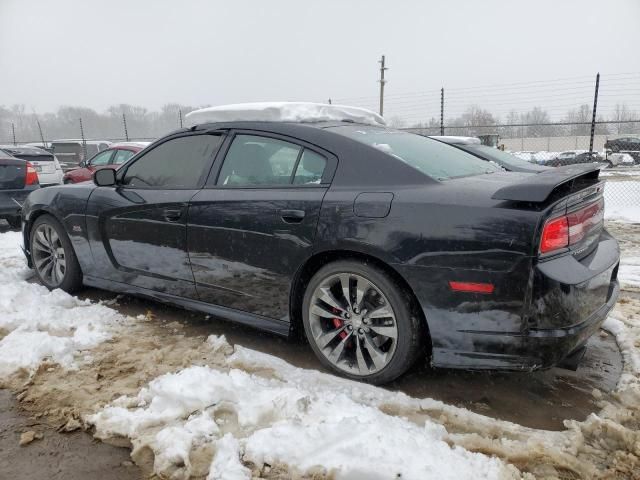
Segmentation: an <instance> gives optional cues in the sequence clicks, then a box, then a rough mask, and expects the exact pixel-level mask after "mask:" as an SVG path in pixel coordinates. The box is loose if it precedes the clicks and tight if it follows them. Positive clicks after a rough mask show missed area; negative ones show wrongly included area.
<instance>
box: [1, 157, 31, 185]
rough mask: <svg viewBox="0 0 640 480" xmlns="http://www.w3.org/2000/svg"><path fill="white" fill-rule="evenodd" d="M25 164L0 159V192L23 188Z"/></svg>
mask: <svg viewBox="0 0 640 480" xmlns="http://www.w3.org/2000/svg"><path fill="white" fill-rule="evenodd" d="M26 174H27V162H25V161H24V160H19V159H17V158H10V157H0V190H18V189H23V188H24V183H25V177H26Z"/></svg>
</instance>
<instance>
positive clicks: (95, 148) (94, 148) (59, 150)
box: [51, 139, 111, 172]
mask: <svg viewBox="0 0 640 480" xmlns="http://www.w3.org/2000/svg"><path fill="white" fill-rule="evenodd" d="M85 143H86V148H87V154H86V157H85V152H84V149H85ZM110 146H111V142H109V141H106V140H87V141H86V142H83V141H82V140H78V139H67V140H53V141H52V142H51V148H53V153H54V155H55V156H56V157H57V158H58V160H59V161H60V164H61V165H62V169H63V170H64V171H65V172H66V171H67V170H70V169H72V168H76V167H77V166H78V165H80V162H82V161H84V160H88V159H90V158H91V157H93V156H94V155H95V154H96V153H98V152H101V151H102V150H105V149H107V148H109V147H110Z"/></svg>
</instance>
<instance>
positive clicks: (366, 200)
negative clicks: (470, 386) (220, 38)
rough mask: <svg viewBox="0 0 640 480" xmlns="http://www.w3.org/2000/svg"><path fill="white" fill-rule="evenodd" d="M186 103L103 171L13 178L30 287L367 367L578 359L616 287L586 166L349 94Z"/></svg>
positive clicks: (357, 368) (361, 369)
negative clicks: (452, 136)
mask: <svg viewBox="0 0 640 480" xmlns="http://www.w3.org/2000/svg"><path fill="white" fill-rule="evenodd" d="M186 120H187V122H188V123H190V124H192V125H193V126H192V127H191V128H183V129H180V130H178V131H176V132H173V133H171V134H169V135H167V136H165V137H163V138H161V139H159V140H157V141H156V142H154V143H153V144H152V145H150V146H149V147H148V148H146V149H145V150H144V151H143V152H140V154H138V155H136V156H135V157H134V158H132V159H131V161H129V162H127V163H126V164H125V165H124V166H123V167H122V168H120V169H119V170H118V171H117V172H116V171H114V170H113V169H101V170H98V171H96V172H95V173H94V177H93V182H85V183H81V184H78V185H76V186H74V187H73V188H70V187H69V186H60V187H52V188H45V189H42V190H40V191H37V192H34V193H32V194H31V195H29V197H28V198H27V201H26V202H25V205H24V208H23V218H24V222H25V225H24V228H23V236H24V251H25V255H26V256H27V261H28V263H29V266H31V267H32V268H34V269H35V273H36V275H37V277H38V280H39V281H40V282H41V283H42V284H43V285H45V286H47V287H48V288H49V289H55V288H60V289H63V290H65V291H68V292H73V291H76V290H77V289H79V288H81V286H82V285H83V284H84V285H91V286H93V287H98V288H105V289H109V290H112V291H121V292H126V293H128V294H136V295H142V296H146V297H148V298H152V299H155V300H160V301H164V302H168V303H172V304H174V305H178V306H182V307H185V308H189V309H194V310H199V311H202V312H206V313H208V314H210V315H214V316H218V317H222V318H226V319H229V320H233V321H237V322H240V323H244V324H247V325H252V326H254V327H259V328H262V329H265V330H267V331H271V332H274V333H277V334H280V335H284V336H287V335H290V334H295V333H296V332H300V333H302V332H304V334H305V335H306V338H307V340H308V342H309V344H310V346H311V349H312V350H313V351H314V353H315V354H316V355H317V356H318V358H319V359H320V361H321V362H322V364H323V365H325V366H326V367H327V368H330V369H332V370H333V371H334V372H336V373H339V374H341V375H344V376H347V377H349V378H352V379H358V380H363V381H367V382H371V383H384V382H389V381H391V380H393V379H394V378H396V377H398V376H399V375H401V374H402V373H403V372H405V371H406V370H407V369H408V368H409V367H410V366H411V365H412V364H413V363H414V362H415V361H416V359H418V358H419V357H421V356H424V355H427V354H428V355H430V357H431V363H432V364H433V365H434V366H440V367H457V368H474V369H482V368H485V369H486V368H489V369H507V370H516V371H531V370H536V369H539V368H545V367H550V366H552V365H555V364H558V363H559V362H562V361H563V360H565V359H566V358H567V357H568V356H569V357H570V358H571V359H579V358H580V357H581V355H582V354H583V353H584V348H585V347H584V346H585V344H586V343H587V341H588V339H589V337H591V336H592V335H593V334H594V333H597V332H598V331H599V329H600V326H601V325H602V322H603V321H604V320H605V318H606V317H607V315H608V313H609V311H610V310H611V308H612V307H613V306H614V305H615V303H616V301H617V297H618V293H619V285H618V280H617V272H618V263H619V260H620V252H619V247H618V243H617V242H616V240H615V239H614V238H613V237H611V235H609V233H608V232H607V231H606V229H605V227H604V219H603V218H604V200H603V190H604V188H603V182H602V181H601V180H600V179H599V174H600V170H599V169H598V168H597V166H595V165H578V166H574V165H572V166H569V167H561V168H558V169H552V170H548V171H543V172H540V173H526V172H507V171H504V170H503V169H502V168H500V167H498V166H497V165H493V164H492V163H490V162H487V161H485V160H482V159H480V158H478V157H477V156H475V155H471V154H469V153H467V152H465V151H462V150H461V149H459V148H455V147H453V146H451V145H446V144H445V143H443V142H439V141H436V140H433V139H430V138H427V137H424V136H420V135H416V134H412V133H409V132H405V131H398V130H394V129H392V128H388V127H386V126H385V124H384V120H383V119H382V117H380V116H379V115H377V114H375V113H373V112H369V111H367V110H363V109H359V108H355V107H343V106H340V107H339V106H331V105H324V104H323V105H318V104H296V103H293V104H282V103H274V104H269V103H267V104H265V103H261V104H254V105H240V106H238V105H235V106H230V107H218V108H209V109H203V110H199V111H196V112H191V113H190V114H189V115H188V116H187V118H186ZM176 159H179V161H176ZM43 236H44V237H45V238H54V239H55V241H54V242H44V243H43V242H42V241H41V239H42V237H43ZM52 247H53V248H52ZM50 265H54V267H55V268H53V269H52V268H50Z"/></svg>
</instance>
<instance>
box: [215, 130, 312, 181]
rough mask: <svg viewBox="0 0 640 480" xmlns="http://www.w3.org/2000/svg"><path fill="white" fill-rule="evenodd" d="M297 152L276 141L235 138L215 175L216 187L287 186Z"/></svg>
mask: <svg viewBox="0 0 640 480" xmlns="http://www.w3.org/2000/svg"><path fill="white" fill-rule="evenodd" d="M301 150H302V147H300V146H298V145H295V144H293V143H289V142H284V141H282V140H278V139H276V138H269V137H260V136H257V135H236V137H235V138H234V139H233V143H232V144H231V147H229V151H228V152H227V155H226V157H225V159H224V164H223V165H222V169H221V170H220V175H218V185H228V186H238V187H243V186H256V185H260V186H275V185H288V184H290V183H291V177H292V174H293V170H294V168H296V162H297V161H298V157H299V155H300V152H301Z"/></svg>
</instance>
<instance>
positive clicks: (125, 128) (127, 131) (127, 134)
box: [122, 112, 129, 142]
mask: <svg viewBox="0 0 640 480" xmlns="http://www.w3.org/2000/svg"><path fill="white" fill-rule="evenodd" d="M122 124H123V125H124V138H126V139H127V142H128V141H129V130H127V117H126V116H125V114H124V112H122Z"/></svg>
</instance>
